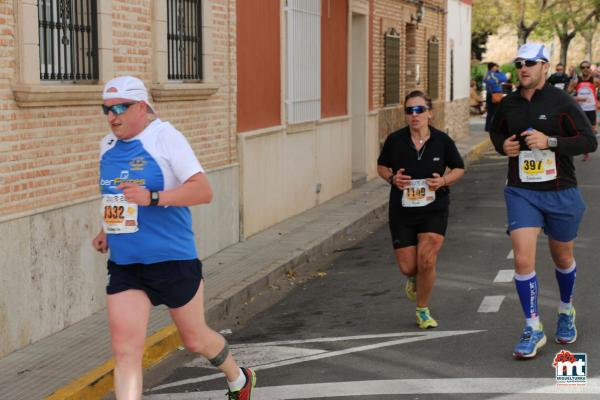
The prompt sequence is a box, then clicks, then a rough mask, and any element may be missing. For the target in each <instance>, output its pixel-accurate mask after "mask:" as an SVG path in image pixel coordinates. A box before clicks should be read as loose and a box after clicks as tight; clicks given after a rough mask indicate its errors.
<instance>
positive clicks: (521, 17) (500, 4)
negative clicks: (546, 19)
mask: <svg viewBox="0 0 600 400" xmlns="http://www.w3.org/2000/svg"><path fill="white" fill-rule="evenodd" d="M560 1H565V0H474V1H473V23H472V24H473V28H472V29H473V34H474V35H475V34H477V35H481V34H482V33H483V32H490V33H491V34H494V33H497V32H498V28H499V27H500V26H506V25H510V26H513V27H514V28H515V31H516V32H517V38H518V40H517V47H519V46H521V45H522V44H524V43H526V42H527V39H528V38H529V35H530V34H531V33H532V32H533V31H534V30H535V29H536V28H537V26H538V25H539V24H540V22H541V20H542V18H543V16H544V14H545V13H546V12H547V10H549V9H551V8H552V7H554V6H555V5H556V4H557V3H559V2H560ZM599 1H600V0H599Z"/></svg>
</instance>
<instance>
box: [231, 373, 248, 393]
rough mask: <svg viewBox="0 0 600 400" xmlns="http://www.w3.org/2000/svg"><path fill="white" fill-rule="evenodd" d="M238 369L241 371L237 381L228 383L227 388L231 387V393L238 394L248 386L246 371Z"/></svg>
mask: <svg viewBox="0 0 600 400" xmlns="http://www.w3.org/2000/svg"><path fill="white" fill-rule="evenodd" d="M238 369H239V370H240V375H239V376H238V377H237V379H236V380H235V381H233V382H229V381H227V386H229V391H230V392H237V391H238V390H241V389H242V388H243V387H244V385H245V384H246V375H245V374H244V371H242V369H241V368H239V367H238Z"/></svg>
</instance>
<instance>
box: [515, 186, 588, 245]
mask: <svg viewBox="0 0 600 400" xmlns="http://www.w3.org/2000/svg"><path fill="white" fill-rule="evenodd" d="M504 199H505V200H506V211H507V214H508V233H510V232H512V231H514V230H515V229H519V228H533V227H540V228H543V229H544V233H545V234H546V235H548V237H550V238H551V239H554V240H558V241H559V242H570V241H571V240H573V239H575V237H577V230H578V229H579V223H580V222H581V218H582V217H583V212H584V211H585V203H584V201H583V198H582V197H581V193H580V192H579V189H577V188H568V189H563V190H556V191H554V190H552V191H542V190H531V189H523V188H517V187H512V186H506V187H505V188H504Z"/></svg>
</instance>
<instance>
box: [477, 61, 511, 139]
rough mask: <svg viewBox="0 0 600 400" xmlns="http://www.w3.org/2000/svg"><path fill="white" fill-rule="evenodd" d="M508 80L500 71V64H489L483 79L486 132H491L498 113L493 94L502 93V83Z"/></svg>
mask: <svg viewBox="0 0 600 400" xmlns="http://www.w3.org/2000/svg"><path fill="white" fill-rule="evenodd" d="M507 81H508V78H507V77H506V75H505V74H504V73H503V72H501V71H500V70H499V67H498V64H496V63H495V62H489V63H488V72H487V74H486V75H485V78H483V82H484V83H485V89H486V96H485V105H486V108H487V115H486V117H485V131H486V132H489V131H490V128H491V126H492V119H493V118H494V113H495V112H496V107H497V105H498V104H497V103H494V102H493V101H492V93H502V83H503V82H507Z"/></svg>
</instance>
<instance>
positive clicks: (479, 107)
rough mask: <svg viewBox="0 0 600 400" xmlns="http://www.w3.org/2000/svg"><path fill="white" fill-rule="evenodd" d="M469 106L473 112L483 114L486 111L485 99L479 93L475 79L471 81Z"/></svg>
mask: <svg viewBox="0 0 600 400" xmlns="http://www.w3.org/2000/svg"><path fill="white" fill-rule="evenodd" d="M469 106H470V107H471V113H472V114H476V115H481V114H483V113H484V112H485V110H484V107H483V99H482V98H481V96H480V95H479V91H478V90H477V83H476V82H475V81H471V91H470V94H469Z"/></svg>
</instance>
